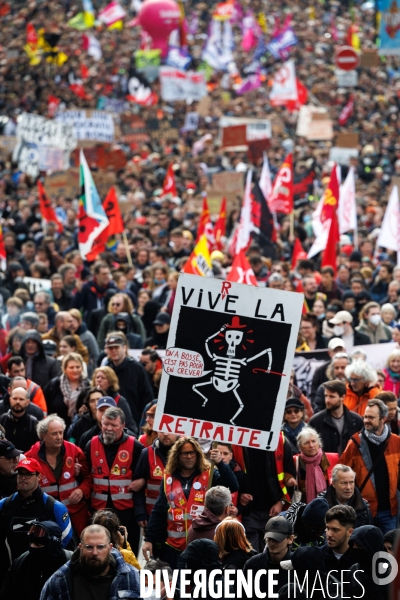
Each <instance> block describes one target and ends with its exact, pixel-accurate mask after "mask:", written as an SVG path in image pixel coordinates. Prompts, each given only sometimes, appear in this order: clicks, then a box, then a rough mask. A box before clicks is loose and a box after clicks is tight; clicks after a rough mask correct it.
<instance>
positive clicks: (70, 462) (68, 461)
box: [65, 456, 74, 469]
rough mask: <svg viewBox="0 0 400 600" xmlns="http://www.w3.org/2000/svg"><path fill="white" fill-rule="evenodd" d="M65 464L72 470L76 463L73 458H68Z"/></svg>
mask: <svg viewBox="0 0 400 600" xmlns="http://www.w3.org/2000/svg"><path fill="white" fill-rule="evenodd" d="M65 464H66V466H67V467H68V469H70V468H71V467H72V465H73V464H74V461H73V460H72V456H68V457H67V458H66V460H65Z"/></svg>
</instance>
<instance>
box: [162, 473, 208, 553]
mask: <svg viewBox="0 0 400 600" xmlns="http://www.w3.org/2000/svg"><path fill="white" fill-rule="evenodd" d="M209 479H210V471H204V473H202V474H201V475H198V476H197V477H195V478H194V479H193V482H192V487H191V488H190V493H189V499H188V500H186V496H185V494H184V493H183V489H182V485H181V482H180V481H179V479H176V478H175V477H172V475H170V474H169V473H164V490H165V495H166V497H167V500H168V504H169V508H168V522H167V540H166V543H167V544H168V545H169V546H172V548H175V550H178V551H179V552H183V550H185V548H186V546H187V535H188V531H189V527H190V525H191V524H192V519H194V518H195V517H198V516H199V515H201V513H202V512H203V510H204V499H205V495H206V491H207V490H208V482H209Z"/></svg>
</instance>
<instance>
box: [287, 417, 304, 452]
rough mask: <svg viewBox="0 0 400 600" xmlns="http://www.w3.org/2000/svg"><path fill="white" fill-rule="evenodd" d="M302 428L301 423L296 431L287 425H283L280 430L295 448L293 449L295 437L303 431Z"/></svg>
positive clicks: (295, 442) (302, 423) (295, 444)
mask: <svg viewBox="0 0 400 600" xmlns="http://www.w3.org/2000/svg"><path fill="white" fill-rule="evenodd" d="M303 427H305V423H304V421H301V422H300V423H299V424H298V425H297V427H296V429H292V428H291V427H289V425H288V424H287V423H284V424H283V427H282V430H283V432H284V434H285V435H286V436H287V437H288V438H289V439H290V441H291V442H292V443H293V446H295V448H297V436H298V435H299V433H300V431H301V430H302V429H303Z"/></svg>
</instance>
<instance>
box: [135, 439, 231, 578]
mask: <svg viewBox="0 0 400 600" xmlns="http://www.w3.org/2000/svg"><path fill="white" fill-rule="evenodd" d="M210 458H211V460H213V461H214V463H215V466H216V468H215V469H214V471H213V473H212V474H211V465H210V463H209V462H208V461H207V460H206V458H205V456H204V454H203V451H202V449H201V446H200V444H199V443H198V442H197V441H196V440H195V439H194V438H191V437H181V438H179V439H178V440H177V441H176V442H175V444H174V446H173V448H172V449H171V451H170V453H169V456H168V462H167V464H166V466H165V472H164V478H163V479H164V485H163V487H161V488H160V495H159V497H158V499H157V502H156V503H155V505H154V507H153V510H152V513H151V515H150V519H149V522H148V525H147V529H146V535H145V537H146V541H145V543H144V544H143V555H144V557H145V559H146V560H148V558H149V557H151V556H152V554H153V543H154V542H155V540H156V539H159V537H160V532H163V531H164V532H165V530H166V545H165V547H164V549H163V560H165V561H167V562H168V563H169V565H170V566H171V568H173V569H174V568H176V567H178V566H180V563H179V557H180V554H181V552H183V550H185V548H186V546H187V538H188V532H189V527H190V525H191V523H192V520H193V519H194V518H195V517H197V516H199V515H200V514H201V513H202V512H203V510H204V499H205V495H206V491H207V490H208V489H209V488H210V487H212V486H214V485H222V486H224V487H227V488H229V489H230V491H231V492H236V491H237V490H238V489H239V486H238V483H237V480H236V477H235V474H234V472H233V471H232V469H231V468H230V466H229V465H226V464H225V463H224V462H222V456H221V452H220V451H219V450H218V449H215V450H211V452H210ZM210 479H211V480H210Z"/></svg>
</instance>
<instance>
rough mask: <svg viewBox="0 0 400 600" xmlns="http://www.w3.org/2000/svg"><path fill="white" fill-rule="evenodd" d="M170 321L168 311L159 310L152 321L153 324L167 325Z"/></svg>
mask: <svg viewBox="0 0 400 600" xmlns="http://www.w3.org/2000/svg"><path fill="white" fill-rule="evenodd" d="M170 323H171V317H170V316H169V314H168V313H165V312H159V313H158V315H157V316H156V318H155V320H154V321H153V325H169V324H170Z"/></svg>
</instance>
